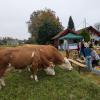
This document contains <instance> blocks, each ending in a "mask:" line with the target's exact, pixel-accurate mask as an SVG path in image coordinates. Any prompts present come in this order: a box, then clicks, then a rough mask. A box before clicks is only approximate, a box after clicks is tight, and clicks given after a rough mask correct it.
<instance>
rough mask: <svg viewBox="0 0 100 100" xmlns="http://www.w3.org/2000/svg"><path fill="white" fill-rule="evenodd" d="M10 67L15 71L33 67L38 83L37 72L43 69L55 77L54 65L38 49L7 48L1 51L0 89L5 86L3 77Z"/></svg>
mask: <svg viewBox="0 0 100 100" xmlns="http://www.w3.org/2000/svg"><path fill="white" fill-rule="evenodd" d="M9 65H11V66H13V67H14V68H15V69H24V68H26V67H27V66H29V65H31V66H32V67H31V69H32V72H33V75H34V78H35V80H36V81H38V78H37V75H36V74H37V70H38V69H40V68H43V69H44V70H45V71H46V73H47V74H49V75H55V71H54V68H53V66H52V63H51V62H50V61H49V60H48V59H46V57H45V56H44V54H43V53H41V51H39V50H38V49H36V48H34V49H31V48H27V47H24V48H23V47H17V48H5V49H2V50H0V88H1V87H2V86H5V82H4V80H3V75H4V73H5V71H6V69H7V68H8V66H9Z"/></svg>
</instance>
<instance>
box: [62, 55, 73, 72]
mask: <svg viewBox="0 0 100 100" xmlns="http://www.w3.org/2000/svg"><path fill="white" fill-rule="evenodd" d="M64 63H65V65H64V66H63V67H64V68H66V69H68V70H72V69H73V67H72V65H71V63H70V62H69V60H68V59H67V58H66V57H64Z"/></svg>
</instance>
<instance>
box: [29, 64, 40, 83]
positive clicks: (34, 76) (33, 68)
mask: <svg viewBox="0 0 100 100" xmlns="http://www.w3.org/2000/svg"><path fill="white" fill-rule="evenodd" d="M31 71H32V75H31V76H30V78H31V79H33V78H34V80H35V81H36V82H38V81H39V80H38V77H37V71H38V68H37V67H36V66H34V65H32V67H31Z"/></svg>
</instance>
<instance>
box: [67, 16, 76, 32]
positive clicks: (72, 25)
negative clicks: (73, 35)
mask: <svg viewBox="0 0 100 100" xmlns="http://www.w3.org/2000/svg"><path fill="white" fill-rule="evenodd" d="M68 29H71V30H75V26H74V22H73V19H72V17H71V16H70V17H69V21H68Z"/></svg>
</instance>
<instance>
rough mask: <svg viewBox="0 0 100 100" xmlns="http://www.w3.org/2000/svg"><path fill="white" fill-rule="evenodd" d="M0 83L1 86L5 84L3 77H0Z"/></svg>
mask: <svg viewBox="0 0 100 100" xmlns="http://www.w3.org/2000/svg"><path fill="white" fill-rule="evenodd" d="M0 83H1V85H2V86H6V84H5V82H4V79H2V78H1V79H0Z"/></svg>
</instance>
